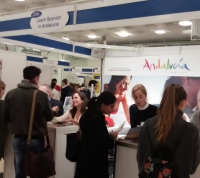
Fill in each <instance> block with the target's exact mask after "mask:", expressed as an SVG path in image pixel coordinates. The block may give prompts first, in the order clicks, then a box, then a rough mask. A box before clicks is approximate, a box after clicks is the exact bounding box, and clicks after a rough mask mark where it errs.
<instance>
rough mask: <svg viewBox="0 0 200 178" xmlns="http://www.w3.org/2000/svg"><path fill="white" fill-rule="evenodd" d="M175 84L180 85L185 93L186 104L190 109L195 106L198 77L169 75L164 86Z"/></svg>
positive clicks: (198, 84) (198, 88)
mask: <svg viewBox="0 0 200 178" xmlns="http://www.w3.org/2000/svg"><path fill="white" fill-rule="evenodd" d="M171 84H176V85H180V86H182V87H183V88H184V89H185V91H186V93H187V105H188V107H189V108H190V109H194V108H195V107H196V106H197V94H198V92H199V90H200V77H170V78H169V79H168V80H167V81H166V82H165V87H167V86H169V85H171Z"/></svg>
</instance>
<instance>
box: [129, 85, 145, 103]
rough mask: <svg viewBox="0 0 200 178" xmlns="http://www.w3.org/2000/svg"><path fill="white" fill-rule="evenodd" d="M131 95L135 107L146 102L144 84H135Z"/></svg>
mask: <svg viewBox="0 0 200 178" xmlns="http://www.w3.org/2000/svg"><path fill="white" fill-rule="evenodd" d="M132 97H133V100H134V101H135V104H136V105H137V107H143V106H144V105H145V104H146V102H147V90H146V88H145V87H144V85H142V84H138V85H135V86H134V87H133V89H132Z"/></svg>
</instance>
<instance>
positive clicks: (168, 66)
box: [143, 58, 190, 71]
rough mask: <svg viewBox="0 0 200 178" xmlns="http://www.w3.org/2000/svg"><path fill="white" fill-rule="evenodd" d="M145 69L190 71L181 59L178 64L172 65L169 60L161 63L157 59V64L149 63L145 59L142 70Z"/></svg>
mask: <svg viewBox="0 0 200 178" xmlns="http://www.w3.org/2000/svg"><path fill="white" fill-rule="evenodd" d="M146 68H147V69H148V70H150V71H152V70H157V69H165V70H175V69H185V70H189V71H190V69H189V68H188V66H187V64H186V63H183V58H182V59H181V60H180V61H179V63H172V62H170V60H169V59H168V60H167V63H161V62H160V59H158V63H157V64H154V63H150V62H149V61H148V60H147V59H145V64H144V66H143V70H144V69H146Z"/></svg>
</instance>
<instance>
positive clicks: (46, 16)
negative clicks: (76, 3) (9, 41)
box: [30, 9, 69, 33]
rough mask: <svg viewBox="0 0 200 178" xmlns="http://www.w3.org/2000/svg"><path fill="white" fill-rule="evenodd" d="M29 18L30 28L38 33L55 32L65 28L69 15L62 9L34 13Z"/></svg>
mask: <svg viewBox="0 0 200 178" xmlns="http://www.w3.org/2000/svg"><path fill="white" fill-rule="evenodd" d="M31 17H32V18H31V21H30V25H31V28H32V29H33V30H34V31H36V32H39V33H50V32H56V31H58V30H60V29H61V28H63V27H65V25H66V24H67V22H68V20H69V14H68V13H67V12H66V10H64V9H60V10H55V9H47V10H42V11H35V12H33V13H32V14H31Z"/></svg>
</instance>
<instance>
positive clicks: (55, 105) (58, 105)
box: [39, 84, 63, 117]
mask: <svg viewBox="0 0 200 178" xmlns="http://www.w3.org/2000/svg"><path fill="white" fill-rule="evenodd" d="M39 90H41V91H43V92H44V93H46V94H47V96H48V99H49V103H50V106H51V108H52V111H53V113H54V116H57V117H59V116H62V115H63V103H62V102H60V101H58V100H55V99H53V98H52V97H51V94H52V89H51V87H50V86H49V85H46V84H44V85H41V86H40V87H39Z"/></svg>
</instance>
